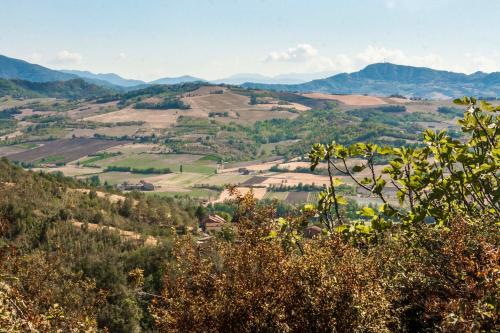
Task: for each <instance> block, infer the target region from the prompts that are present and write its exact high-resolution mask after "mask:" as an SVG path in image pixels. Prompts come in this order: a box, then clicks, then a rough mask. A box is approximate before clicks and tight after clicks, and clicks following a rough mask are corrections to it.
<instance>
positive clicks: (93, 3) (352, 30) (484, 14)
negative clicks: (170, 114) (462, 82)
mask: <svg viewBox="0 0 500 333" xmlns="http://www.w3.org/2000/svg"><path fill="white" fill-rule="evenodd" d="M499 17H500V1H496V0H474V1H469V0H467V1H466V0H432V1H431V0H420V1H417V0H356V1H351V0H345V1H336V0H106V1H102V0H46V1H39V0H0V54H3V55H6V56H10V57H14V58H19V59H23V60H26V61H29V62H33V63H37V64H41V65H44V66H47V67H49V68H54V69H78V70H89V71H92V72H95V73H109V72H113V73H117V74H120V75H122V76H124V77H127V78H134V79H141V80H154V79H157V78H160V77H166V76H169V77H173V76H180V75H193V76H197V77H201V78H204V79H209V80H213V79H218V78H223V77H227V76H229V75H232V74H236V73H260V74H263V75H269V76H273V75H279V74H284V73H312V72H330V73H336V72H351V71H356V70H359V69H361V68H363V67H364V66H366V65H368V64H370V63H375V62H383V61H387V62H392V63H397V64H405V65H415V66H425V67H431V68H436V69H446V70H452V71H459V72H465V73H472V72H475V71H479V70H481V71H485V72H492V71H500V25H499V24H498V18H499Z"/></svg>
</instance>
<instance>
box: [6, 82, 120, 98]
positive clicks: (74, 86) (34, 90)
mask: <svg viewBox="0 0 500 333" xmlns="http://www.w3.org/2000/svg"><path fill="white" fill-rule="evenodd" d="M113 93H114V91H113V90H110V89H107V88H104V87H100V86H97V85H95V84H92V83H88V82H85V81H84V80H82V79H71V80H68V81H55V82H32V81H25V80H5V79H0V96H7V95H10V96H14V97H18V98H19V97H22V98H33V97H54V98H68V99H82V98H83V99H85V98H94V97H100V96H104V95H109V94H113Z"/></svg>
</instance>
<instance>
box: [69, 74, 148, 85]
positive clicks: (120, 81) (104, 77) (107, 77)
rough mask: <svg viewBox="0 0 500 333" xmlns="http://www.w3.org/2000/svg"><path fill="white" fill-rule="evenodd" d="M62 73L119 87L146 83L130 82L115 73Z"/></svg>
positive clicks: (139, 81)
mask: <svg viewBox="0 0 500 333" xmlns="http://www.w3.org/2000/svg"><path fill="white" fill-rule="evenodd" d="M61 72H63V73H68V74H73V75H76V76H78V77H81V78H83V79H90V80H100V81H105V82H108V83H109V84H112V85H115V86H120V87H133V86H138V85H143V84H145V83H146V82H144V81H141V80H131V79H125V78H123V77H121V76H120V75H118V74H115V73H98V74H95V73H92V72H89V71H79V70H61Z"/></svg>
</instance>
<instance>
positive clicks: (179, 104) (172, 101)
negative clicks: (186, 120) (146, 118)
mask: <svg viewBox="0 0 500 333" xmlns="http://www.w3.org/2000/svg"><path fill="white" fill-rule="evenodd" d="M134 108H136V109H153V110H169V109H181V110H187V109H189V108H190V106H189V105H188V104H186V103H184V102H183V101H181V100H180V99H178V98H172V97H168V98H165V99H164V100H163V101H161V102H159V103H148V102H138V103H136V104H135V106H134Z"/></svg>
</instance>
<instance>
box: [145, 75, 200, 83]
mask: <svg viewBox="0 0 500 333" xmlns="http://www.w3.org/2000/svg"><path fill="white" fill-rule="evenodd" d="M198 81H202V82H204V81H205V80H203V79H200V78H198V77H194V76H191V75H182V76H177V77H163V78H160V79H157V80H154V81H151V82H148V83H149V84H178V83H188V82H198Z"/></svg>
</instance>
